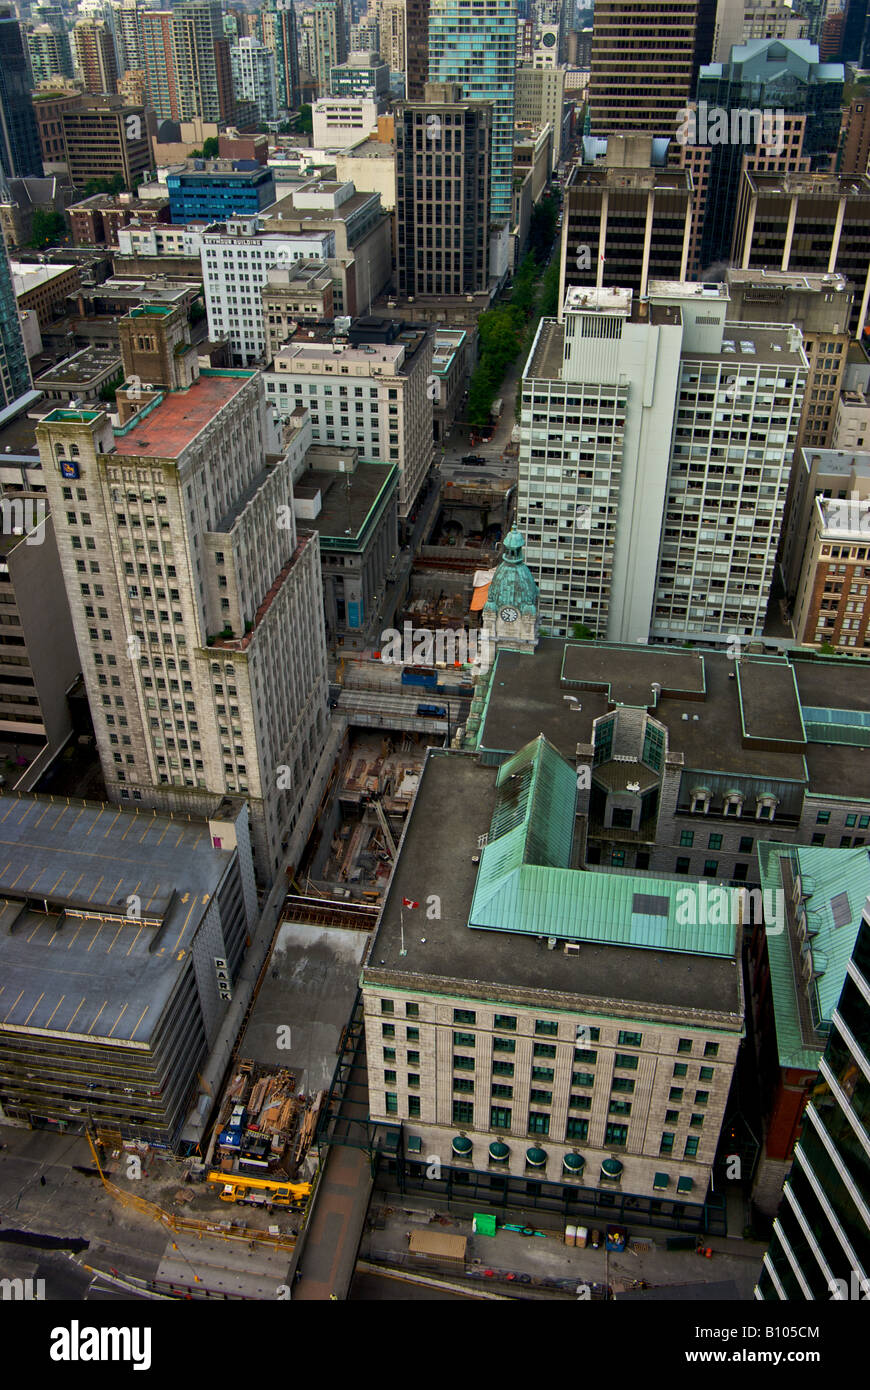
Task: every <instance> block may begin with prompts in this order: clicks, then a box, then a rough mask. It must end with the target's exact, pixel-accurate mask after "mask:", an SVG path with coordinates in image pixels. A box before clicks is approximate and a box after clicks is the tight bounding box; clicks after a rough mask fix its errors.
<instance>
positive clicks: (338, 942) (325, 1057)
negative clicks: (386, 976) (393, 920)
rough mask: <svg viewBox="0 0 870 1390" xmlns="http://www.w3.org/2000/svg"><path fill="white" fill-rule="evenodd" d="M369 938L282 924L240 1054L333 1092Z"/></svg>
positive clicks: (306, 1085)
mask: <svg viewBox="0 0 870 1390" xmlns="http://www.w3.org/2000/svg"><path fill="white" fill-rule="evenodd" d="M288 906H289V907H290V908H292V902H291V903H289V904H288ZM368 940H369V935H368V933H367V932H364V931H344V930H341V929H339V928H336V927H314V926H309V925H302V924H299V923H294V922H284V923H283V924H282V926H281V928H280V930H279V932H278V936H277V939H276V941H275V948H274V950H273V952H272V956H271V959H270V961H269V968H268V970H267V971H266V977H265V979H264V981H263V984H262V986H261V987H260V992H259V994H258V995H257V999H256V1002H255V1004H254V1008H253V1011H252V1013H251V1017H250V1020H249V1022H248V1026H247V1028H246V1029H245V1034H244V1037H243V1039H242V1042H241V1044H240V1050H239V1055H240V1056H242V1057H253V1058H254V1060H255V1061H256V1062H259V1063H260V1064H261V1065H262V1066H275V1067H289V1069H290V1070H291V1071H294V1072H295V1073H296V1074H297V1076H298V1078H299V1081H298V1088H297V1089H299V1090H304V1091H305V1092H306V1093H307V1092H309V1091H311V1092H313V1091H321V1090H328V1089H329V1084H330V1082H331V1081H332V1074H333V1072H334V1071H335V1063H336V1057H337V1051H338V1044H339V1040H340V1038H341V1032H342V1029H343V1028H344V1026H345V1024H346V1023H347V1020H348V1018H349V1017H350V1015H351V1012H352V1010H353V1001H354V999H355V997H356V992H357V987H358V985H359V974H360V967H361V963H362V959H363V956H364V955H365V948H366V944H367V943H368ZM283 1028H289V1029H290V1032H289V1035H288V1034H287V1033H282V1032H280V1031H279V1030H281V1029H283ZM279 1041H280V1042H281V1043H282V1044H284V1043H287V1042H289V1047H286V1046H283V1045H282V1046H280V1047H279V1045H278V1044H279Z"/></svg>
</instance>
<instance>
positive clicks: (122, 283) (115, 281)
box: [76, 275, 202, 305]
mask: <svg viewBox="0 0 870 1390" xmlns="http://www.w3.org/2000/svg"><path fill="white" fill-rule="evenodd" d="M201 292H202V282H201V281H200V280H169V279H166V278H160V277H158V276H155V277H154V278H153V279H140V280H133V279H127V278H126V277H124V278H122V277H121V276H119V275H112V276H110V277H109V279H108V280H103V282H102V283H101V284H99V285H82V286H81V287H80V288H79V289H78V290H76V295H77V296H81V297H82V298H83V299H86V300H93V299H126V300H129V302H130V303H131V304H132V305H138V304H141V303H142V301H143V300H145V299H147V300H148V301H149V302H150V303H152V304H153V303H155V302H156V303H161V302H162V303H164V304H169V305H172V304H181V303H182V302H183V301H184V300H185V298H187V297H188V296H194V295H197V294H200V293H201Z"/></svg>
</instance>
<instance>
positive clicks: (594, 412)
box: [517, 289, 682, 642]
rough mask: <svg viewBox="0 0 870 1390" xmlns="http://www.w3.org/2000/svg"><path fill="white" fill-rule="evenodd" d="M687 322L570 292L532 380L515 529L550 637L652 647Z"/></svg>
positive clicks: (526, 388) (543, 339) (542, 331)
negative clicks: (582, 633)
mask: <svg viewBox="0 0 870 1390" xmlns="http://www.w3.org/2000/svg"><path fill="white" fill-rule="evenodd" d="M681 342H682V329H681V326H680V322H679V315H677V314H674V313H672V312H671V313H669V312H668V311H666V310H665V311H658V310H656V311H655V312H654V313H648V312H647V306H646V305H645V304H643V303H634V302H633V298H632V293H631V290H619V289H600V290H594V289H588V290H587V289H571V290H569V291H568V294H567V296H566V299H565V305H564V322H563V323H556V322H555V321H553V320H551V319H544V320H543V321H542V322H541V325H540V328H539V329H538V333H537V336H536V338H535V342H534V345H533V347H532V351H531V354H530V356H529V360H528V363H527V365H526V369H525V372H524V375H523V393H522V417H521V427H520V428H521V436H520V438H521V442H520V455H519V487H518V496H517V526H518V527H519V529H520V530H521V531H523V532H524V533H525V535H526V538H527V544H526V555H525V558H526V563H527V564H528V566H529V568H530V569H531V571H532V574H533V575H534V578H535V582H536V583H537V585H538V589H539V594H540V598H539V607H538V614H539V620H540V625H541V630H542V632H547V633H548V634H549V635H552V636H558V637H570V636H571V635H572V632H573V629H574V628H575V627H576V626H577V625H579V624H582V625H584V626H585V627H587V628H588V629H590V631H591V632H592V633H593V635H594V636H596V637H599V638H606V639H607V640H609V641H612V642H635V641H642V642H645V641H646V640H647V637H648V635H649V627H650V619H651V616H652V597H653V590H654V586H655V575H656V562H657V558H658V543H659V523H660V519H661V516H662V509H663V505H664V498H665V488H666V483H667V474H668V451H669V445H670V436H671V425H672V421H673V411H674V399H675V394H676V386H677V379H678V375H679V366H680V346H681Z"/></svg>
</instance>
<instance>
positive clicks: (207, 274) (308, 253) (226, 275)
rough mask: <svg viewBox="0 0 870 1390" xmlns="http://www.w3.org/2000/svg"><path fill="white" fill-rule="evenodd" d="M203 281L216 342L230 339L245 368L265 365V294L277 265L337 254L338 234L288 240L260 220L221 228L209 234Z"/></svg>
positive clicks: (236, 357) (205, 238)
mask: <svg viewBox="0 0 870 1390" xmlns="http://www.w3.org/2000/svg"><path fill="white" fill-rule="evenodd" d="M200 255H201V257H202V283H203V288H204V290H205V307H206V310H207V311H208V332H209V337H210V338H223V337H228V338H229V340H230V345H231V347H232V350H233V358H234V360H235V362H236V363H238V364H239V365H240V366H248V365H249V364H250V363H252V362H259V361H261V359H262V357H263V354H264V352H265V348H266V335H265V331H264V328H263V303H262V299H261V297H260V290H261V289H262V287H263V285H265V284H266V279H267V272H268V271H269V270H270V269H271V268H272V267H274V266H280V265H292V264H293V262H294V261H310V260H320V261H325V260H329V259H330V258H331V257H334V256H335V233H334V232H312V233H310V234H309V235H305V236H287V235H286V234H284V235H282V234H281V233H280V232H263V231H261V230H260V223H259V221H258V219H257V218H255V217H239V218H234V219H231V220H230V221H229V222H227V223H225V224H223V223H219V224H215V226H214V227H211V228H210V229H209V231H208V232H206V233H205V234H204V235H203V238H202V249H201V252H200Z"/></svg>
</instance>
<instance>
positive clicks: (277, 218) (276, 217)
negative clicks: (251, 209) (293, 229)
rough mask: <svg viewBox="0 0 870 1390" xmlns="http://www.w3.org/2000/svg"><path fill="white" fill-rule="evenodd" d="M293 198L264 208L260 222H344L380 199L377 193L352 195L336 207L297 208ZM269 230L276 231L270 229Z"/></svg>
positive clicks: (297, 190) (283, 199)
mask: <svg viewBox="0 0 870 1390" xmlns="http://www.w3.org/2000/svg"><path fill="white" fill-rule="evenodd" d="M340 186H341V185H339V184H336V185H335V187H340ZM294 191H295V192H309V191H311V190H309V189H307V188H303V189H296V190H294ZM293 196H294V194H293V193H288V194H287V197H286V198H280V199H279V200H278V201H277V202H275V203H273V204H272V206H271V207H270V208H264V209H263V211H262V212H261V213H260V217H261V219H262V221H263V222H264V223H265V224H267V225H268V224H269V223H272V222H299V223H304V222H309V223H315V222H346V221H347V220H348V218H350V217H352V216H353V215H354V214H355V213H357V212H359V211H360V210H361V209H362V208H364V207H365V206H366V205H367V204H369V203H371V201H372V199H375V198H379V197H380V195H379V194H377V193H353V194H352V195H351V196H350V197H349V198H346V199H345V201H344V202H343V203H339V204H338V206H337V207H325V208H297V207H294V206H293ZM383 215H384V216H385V217H388V216H389V213H386V212H385V213H384V214H383ZM269 230H277V229H274V228H271V227H270V229H269Z"/></svg>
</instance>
